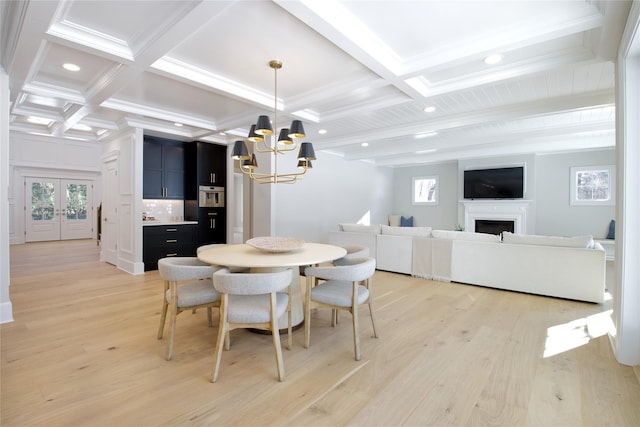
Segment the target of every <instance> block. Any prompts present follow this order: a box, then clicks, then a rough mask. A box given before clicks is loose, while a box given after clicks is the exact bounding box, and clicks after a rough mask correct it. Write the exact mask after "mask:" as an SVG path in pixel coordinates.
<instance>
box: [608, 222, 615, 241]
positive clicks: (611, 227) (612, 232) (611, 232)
mask: <svg viewBox="0 0 640 427" xmlns="http://www.w3.org/2000/svg"><path fill="white" fill-rule="evenodd" d="M615 238H616V220H615V219H612V220H611V222H610V223H609V234H607V239H615Z"/></svg>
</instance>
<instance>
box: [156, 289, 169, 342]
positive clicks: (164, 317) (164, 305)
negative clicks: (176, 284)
mask: <svg viewBox="0 0 640 427" xmlns="http://www.w3.org/2000/svg"><path fill="white" fill-rule="evenodd" d="M162 299H163V302H162V311H160V326H159V327H158V339H159V340H161V339H162V335H163V333H164V323H165V322H166V320H167V309H168V308H169V303H168V302H167V299H166V298H165V296H164V295H163V296H162Z"/></svg>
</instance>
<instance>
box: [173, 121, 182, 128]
mask: <svg viewBox="0 0 640 427" xmlns="http://www.w3.org/2000/svg"><path fill="white" fill-rule="evenodd" d="M174 126H178V127H179V128H181V127H182V123H177V122H176V123H174Z"/></svg>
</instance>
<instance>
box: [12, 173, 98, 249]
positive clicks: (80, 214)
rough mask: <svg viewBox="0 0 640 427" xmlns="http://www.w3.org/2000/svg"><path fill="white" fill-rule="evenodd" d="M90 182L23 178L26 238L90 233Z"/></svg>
mask: <svg viewBox="0 0 640 427" xmlns="http://www.w3.org/2000/svg"><path fill="white" fill-rule="evenodd" d="M91 190H92V182H91V181H82V180H70V179H57V178H39V177H28V178H25V198H24V199H25V213H26V218H25V232H26V233H25V241H27V242H40V241H45V240H69V239H90V238H91V237H93V215H92V213H93V209H92V206H91V200H92V194H91Z"/></svg>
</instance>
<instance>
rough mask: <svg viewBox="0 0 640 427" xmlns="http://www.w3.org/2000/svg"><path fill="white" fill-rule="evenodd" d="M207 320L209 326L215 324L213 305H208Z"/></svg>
mask: <svg viewBox="0 0 640 427" xmlns="http://www.w3.org/2000/svg"><path fill="white" fill-rule="evenodd" d="M207 320H208V321H209V327H212V326H213V316H212V315H211V307H207Z"/></svg>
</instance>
